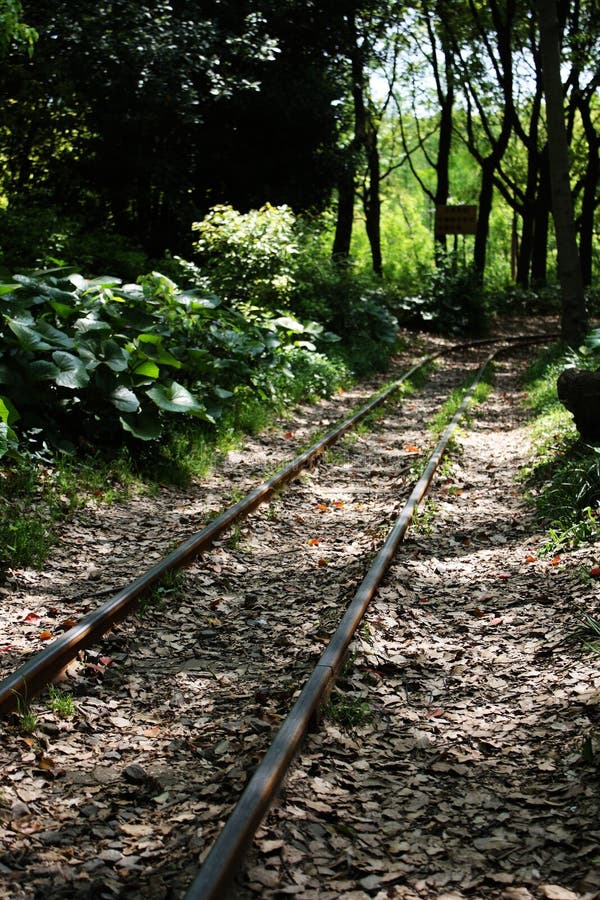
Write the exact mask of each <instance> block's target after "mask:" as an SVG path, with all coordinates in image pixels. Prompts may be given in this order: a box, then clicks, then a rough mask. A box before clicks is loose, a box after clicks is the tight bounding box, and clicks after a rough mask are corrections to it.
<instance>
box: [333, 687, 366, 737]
mask: <svg viewBox="0 0 600 900" xmlns="http://www.w3.org/2000/svg"><path fill="white" fill-rule="evenodd" d="M324 714H325V716H326V717H327V718H328V719H329V720H330V721H331V722H334V723H335V724H336V725H340V726H341V727H342V728H347V729H353V728H358V727H360V726H361V725H366V724H367V722H370V721H371V719H372V718H373V712H372V709H371V706H370V704H369V703H368V702H367V701H366V700H361V699H360V698H357V697H349V696H346V695H344V694H341V693H339V692H338V691H336V692H334V693H333V694H332V695H331V697H330V698H329V701H328V702H327V704H326V705H325V709H324Z"/></svg>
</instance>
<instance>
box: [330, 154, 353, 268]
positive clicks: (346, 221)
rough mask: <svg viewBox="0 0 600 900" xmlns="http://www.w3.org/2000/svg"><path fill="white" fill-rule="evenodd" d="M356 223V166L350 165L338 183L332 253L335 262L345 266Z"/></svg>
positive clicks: (348, 257)
mask: <svg viewBox="0 0 600 900" xmlns="http://www.w3.org/2000/svg"><path fill="white" fill-rule="evenodd" d="M353 222H354V166H353V165H351V164H348V165H347V166H346V167H345V168H344V171H343V173H342V175H341V176H340V179H339V182H338V206H337V219H336V223H335V237H334V239H333V249H332V251H331V255H332V258H333V260H334V262H337V263H341V264H345V263H347V262H348V260H349V259H350V244H351V243H352V225H353Z"/></svg>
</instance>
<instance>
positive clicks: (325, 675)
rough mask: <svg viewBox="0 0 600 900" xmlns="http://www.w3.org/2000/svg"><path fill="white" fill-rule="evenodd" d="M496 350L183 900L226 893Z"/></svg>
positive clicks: (214, 899) (212, 899)
mask: <svg viewBox="0 0 600 900" xmlns="http://www.w3.org/2000/svg"><path fill="white" fill-rule="evenodd" d="M498 352H499V351H498V350H495V351H493V352H492V353H490V354H489V355H488V357H487V358H486V360H485V362H484V363H483V365H482V366H481V367H480V368H479V370H478V372H477V374H476V376H475V378H474V379H473V382H472V383H471V386H470V388H469V390H468V392H467V394H466V395H465V397H464V399H463V402H462V403H461V405H460V407H459V409H458V410H457V412H456V413H455V415H454V416H453V418H452V420H451V421H450V423H449V424H448V426H447V428H446V430H445V431H444V433H443V435H442V437H441V438H440V440H439V442H438V444H437V446H436V447H435V449H434V451H433V453H432V454H431V456H430V457H429V461H428V463H427V466H426V468H425V471H424V472H423V474H422V475H421V477H420V478H419V480H418V481H417V483H416V484H415V486H414V488H413V490H412V492H411V494H410V497H409V498H408V500H407V501H406V503H405V505H404V507H403V508H402V511H401V513H400V515H399V517H398V519H397V520H396V523H395V525H394V527H393V528H392V530H391V531H390V533H389V535H388V537H387V539H386V541H385V543H384V544H383V546H382V548H381V549H380V550H379V552H378V553H377V555H376V557H375V560H374V562H373V564H372V565H371V568H370V569H369V571H368V572H367V574H366V575H365V577H364V579H363V581H362V582H361V584H360V586H359V588H358V590H357V592H356V594H355V595H354V598H353V599H352V601H351V603H350V605H349V607H348V609H347V610H346V613H345V614H344V617H343V618H342V621H341V622H340V624H339V626H338V628H337V630H336V632H335V634H334V635H333V637H332V638H331V641H330V642H329V644H328V646H327V648H326V650H325V652H324V653H323V655H322V656H321V658H320V660H319V662H318V663H317V665H316V667H315V668H314V670H313V672H312V674H311V676H310V678H309V679H308V681H307V683H306V685H305V686H304V688H303V690H302V692H301V694H300V696H299V698H298V700H297V701H296V703H295V704H294V706H293V708H292V710H291V712H290V713H289V715H288V716H287V718H286V719H285V721H284V723H283V725H282V726H281V729H280V730H279V732H278V733H277V735H276V737H275V739H274V741H273V743H272V744H271V747H270V748H269V750H268V751H267V753H266V755H265V757H264V759H263V761H262V762H261V763H260V765H259V767H258V769H257V770H256V772H255V773H254V775H253V776H252V778H251V779H250V781H249V783H248V785H247V787H246V789H245V790H244V792H243V794H242V796H241V797H240V800H239V802H238V804H237V806H236V807H235V808H234V810H233V812H232V813H231V816H230V817H229V819H228V820H227V822H226V824H225V826H224V828H223V830H222V831H221V833H220V835H219V837H218V838H217V840H216V842H215V844H214V845H213V847H212V849H211V851H210V853H209V854H208V856H207V858H206V860H205V861H204V865H203V866H202V868H201V869H200V871H199V873H198V875H197V876H196V878H195V880H194V882H193V884H192V886H191V887H190V889H189V890H188V892H187V894H186V897H185V900H217V898H222V897H224V896H226V895H227V891H228V889H229V886H230V885H231V882H232V880H233V878H234V877H235V874H236V871H237V869H238V868H239V866H240V864H241V862H242V859H243V856H244V854H245V851H246V849H247V847H248V845H249V844H250V841H251V840H252V838H253V837H254V834H255V832H256V829H257V828H258V826H259V824H260V822H261V820H262V818H263V816H264V814H265V813H266V811H267V809H268V808H269V806H270V804H271V802H272V800H273V798H274V797H275V794H276V792H277V790H278V788H279V785H280V784H281V782H282V780H283V778H284V776H285V774H286V772H287V770H288V768H289V765H290V763H291V761H292V760H293V758H294V756H295V755H296V752H297V750H298V748H299V746H300V743H301V741H302V739H303V738H304V736H305V735H306V733H307V731H308V729H309V726H310V723H311V720H312V718H313V716H314V714H315V712H316V710H317V709H318V707H319V704H320V703H321V701H322V699H323V697H324V696H325V694H326V691H327V690H328V688H329V687H330V686H331V683H332V681H334V680H335V678H336V676H337V674H338V672H339V669H340V667H341V665H342V662H343V660H344V656H345V654H346V650H347V649H348V646H349V644H350V641H351V640H352V638H353V636H354V633H355V631H356V629H357V628H358V625H359V624H360V622H361V619H362V618H363V616H364V614H365V612H366V610H367V607H368V606H369V603H370V602H371V600H372V598H373V596H374V594H375V592H376V590H377V588H378V586H379V584H380V583H381V581H382V579H383V577H384V575H385V573H386V571H387V569H388V567H389V565H390V563H391V561H392V558H393V556H394V553H395V552H396V550H397V548H398V545H399V544H400V542H401V541H402V539H403V538H404V535H405V534H406V531H407V529H408V526H409V524H410V522H411V519H412V517H413V515H414V512H415V510H416V508H417V507H418V505H419V503H420V501H421V500H422V499H423V497H424V495H425V493H426V492H427V490H428V488H429V486H430V484H431V481H432V479H433V476H434V474H435V471H436V469H437V468H438V466H439V464H440V462H441V460H442V457H443V454H444V452H445V450H446V447H447V446H448V442H449V440H450V437H451V435H452V432H453V431H454V429H455V428H456V426H457V424H458V422H459V420H460V418H461V417H462V415H463V413H464V411H465V409H466V408H467V406H468V404H469V401H470V399H471V397H472V396H473V393H474V391H475V388H476V387H477V385H478V384H479V382H480V381H481V379H482V377H483V374H484V372H485V370H486V368H487V367H488V365H489V363H490V362H491V360H492V359H493V357H494V356H496V354H497V353H498Z"/></svg>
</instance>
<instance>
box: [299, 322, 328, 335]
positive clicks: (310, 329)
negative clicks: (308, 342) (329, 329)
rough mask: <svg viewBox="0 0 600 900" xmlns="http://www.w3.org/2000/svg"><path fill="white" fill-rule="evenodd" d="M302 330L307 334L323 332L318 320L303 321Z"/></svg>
mask: <svg viewBox="0 0 600 900" xmlns="http://www.w3.org/2000/svg"><path fill="white" fill-rule="evenodd" d="M304 331H305V332H306V333H307V334H315V335H317V334H323V331H324V328H323V326H322V325H321V324H320V323H319V322H305V323H304Z"/></svg>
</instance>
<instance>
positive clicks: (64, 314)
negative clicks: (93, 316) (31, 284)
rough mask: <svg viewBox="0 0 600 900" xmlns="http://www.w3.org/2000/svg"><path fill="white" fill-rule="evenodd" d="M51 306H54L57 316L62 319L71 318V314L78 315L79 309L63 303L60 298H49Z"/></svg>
mask: <svg viewBox="0 0 600 900" xmlns="http://www.w3.org/2000/svg"><path fill="white" fill-rule="evenodd" d="M48 303H49V306H51V307H52V309H53V310H54V312H55V313H56V315H57V316H59V318H61V319H70V318H71V316H76V315H77V313H78V312H79V310H78V309H77V308H76V307H74V306H68V305H67V304H66V303H61V301H60V300H49V301H48Z"/></svg>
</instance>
